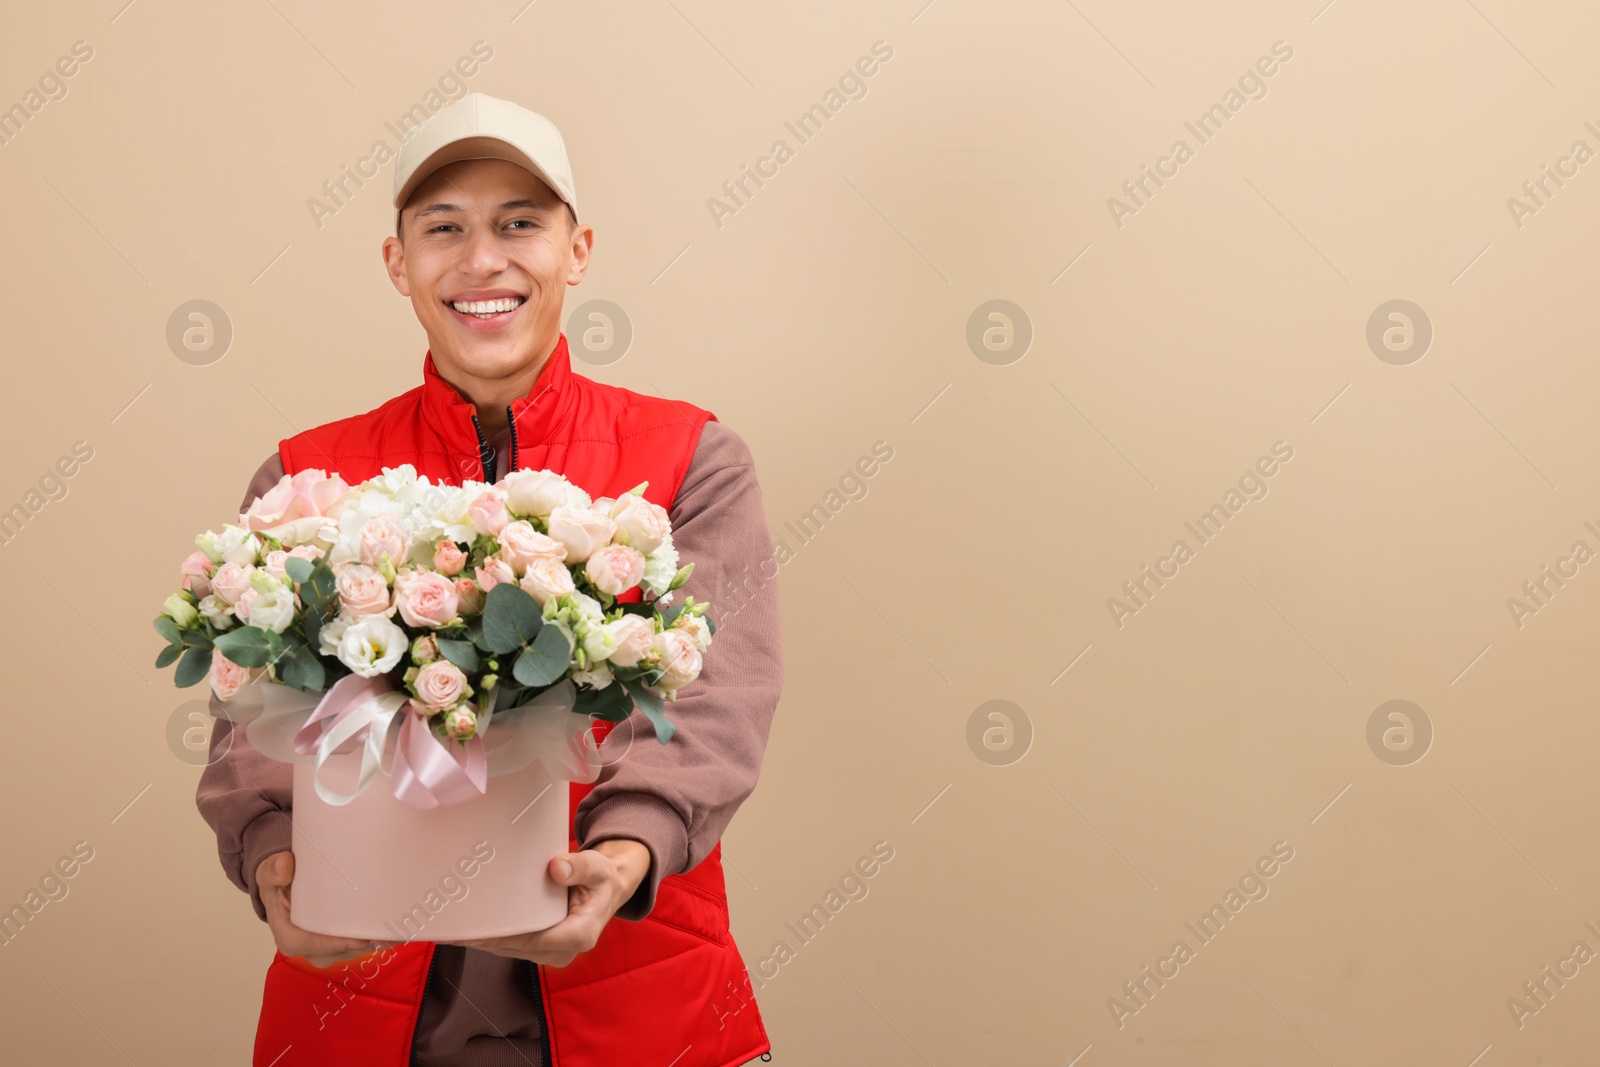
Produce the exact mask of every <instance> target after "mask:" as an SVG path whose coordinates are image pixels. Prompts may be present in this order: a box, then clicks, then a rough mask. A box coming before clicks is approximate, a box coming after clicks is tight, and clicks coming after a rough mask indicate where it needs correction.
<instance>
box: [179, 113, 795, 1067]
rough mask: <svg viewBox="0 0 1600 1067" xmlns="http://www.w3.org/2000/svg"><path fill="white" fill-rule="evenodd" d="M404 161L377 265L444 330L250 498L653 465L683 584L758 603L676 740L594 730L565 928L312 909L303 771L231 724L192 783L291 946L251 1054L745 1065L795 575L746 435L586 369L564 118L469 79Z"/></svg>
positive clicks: (582, 251)
mask: <svg viewBox="0 0 1600 1067" xmlns="http://www.w3.org/2000/svg"><path fill="white" fill-rule="evenodd" d="M395 170H396V173H395V197H394V203H395V207H396V209H397V214H396V233H395V236H394V237H390V238H387V239H386V240H385V241H384V243H383V258H384V264H385V266H386V268H387V270H388V274H389V277H390V279H391V281H393V283H394V286H395V288H396V289H397V290H398V291H399V292H400V293H401V294H402V295H403V296H406V297H408V298H410V301H411V306H412V308H413V310H414V311H415V313H416V316H417V319H418V321H419V322H420V323H421V324H422V328H423V330H424V332H425V333H426V334H427V338H428V352H427V354H426V355H425V356H424V358H423V365H422V376H423V380H422V384H421V385H419V386H417V387H415V388H413V389H411V390H409V391H408V392H405V393H402V394H401V395H399V396H395V397H393V398H392V399H390V400H388V401H386V402H384V403H383V404H381V405H380V406H378V407H376V408H373V409H372V410H370V411H368V412H366V413H365V414H361V415H355V416H352V417H350V418H346V419H341V420H339V421H336V422H331V423H327V424H324V425H322V426H318V427H315V428H313V429H311V430H307V431H305V432H304V433H300V434H296V435H295V436H293V437H290V438H285V439H284V440H282V441H280V442H279V446H278V449H277V451H276V452H274V453H273V454H272V455H271V456H269V457H268V458H267V459H266V461H265V462H263V463H262V464H261V467H260V468H259V469H258V470H257V471H256V474H255V477H254V478H253V479H252V480H251V482H250V485H249V487H248V489H247V490H246V492H245V495H244V498H243V501H242V502H241V510H243V509H244V508H247V507H248V506H249V504H250V502H251V501H253V500H254V499H255V498H256V497H258V496H260V495H261V494H263V493H265V492H266V490H267V489H269V488H271V487H272V486H273V485H275V484H276V483H277V482H278V480H279V479H280V478H281V477H283V476H284V475H285V474H293V473H295V472H296V471H298V470H302V469H307V468H321V469H324V470H329V471H338V472H339V473H340V474H341V475H342V476H343V477H344V478H345V480H346V481H347V482H349V483H351V484H355V483H356V482H358V481H361V480H364V479H366V478H369V477H372V476H374V475H376V474H378V473H380V472H381V469H382V468H383V467H386V466H398V465H400V464H402V463H410V464H412V465H413V466H415V467H416V469H417V471H418V473H419V474H423V475H427V476H429V477H430V478H433V479H435V480H444V481H448V482H451V483H455V484H459V483H460V482H461V481H463V480H465V479H468V478H475V479H480V480H483V481H495V480H498V479H499V478H501V477H504V475H505V474H506V473H508V472H509V471H512V470H519V469H523V468H531V469H550V470H554V471H557V472H559V473H562V474H564V475H565V476H566V477H567V478H569V479H570V480H572V481H573V482H574V483H576V484H578V485H579V486H581V487H583V488H584V489H586V490H587V491H588V492H589V493H590V494H591V495H593V496H596V497H599V496H604V495H610V496H615V495H618V494H620V493H622V492H625V491H627V490H628V489H629V488H631V487H633V486H635V485H637V484H638V483H639V482H641V481H646V480H648V482H649V488H648V489H647V491H646V494H645V495H646V497H647V499H650V500H653V501H655V502H656V503H658V504H660V505H662V506H663V507H667V508H668V510H669V513H670V517H671V521H672V527H673V537H674V541H675V543H676V545H677V547H678V550H679V553H680V556H681V558H682V559H683V560H684V561H685V562H691V561H692V562H693V563H694V564H695V571H694V576H693V577H692V578H691V580H690V581H689V583H688V584H687V585H686V586H684V587H683V589H682V590H681V591H680V593H679V595H680V596H690V595H692V596H695V597H696V599H702V600H710V601H711V602H712V604H713V610H714V611H715V610H717V607H716V605H717V603H718V598H719V597H723V598H724V599H726V598H727V597H735V598H737V599H738V601H739V602H740V604H741V608H740V611H739V613H738V619H737V621H736V622H734V621H732V620H730V622H729V625H727V626H726V627H721V628H719V629H718V632H717V640H716V645H715V647H714V650H713V651H712V652H710V653H709V654H708V655H707V656H706V661H705V667H704V669H703V671H702V673H701V675H700V677H699V679H698V680H697V681H695V682H694V683H691V684H690V685H689V686H687V687H685V688H684V689H683V690H682V691H681V692H680V694H679V697H678V700H677V701H676V702H675V703H674V704H672V705H670V707H671V711H672V718H673V719H675V720H676V721H677V722H678V723H679V724H680V725H681V726H682V727H683V729H682V730H681V731H680V732H679V733H678V734H677V735H676V736H675V737H674V738H673V739H672V740H671V741H670V742H669V743H668V744H665V745H662V744H660V743H659V742H658V741H657V740H656V738H655V733H654V730H653V728H652V727H651V725H650V723H649V721H648V720H647V719H645V718H644V717H643V716H642V715H639V714H637V713H636V714H634V715H633V716H631V717H630V718H629V719H627V720H625V721H624V722H622V723H620V724H618V725H617V726H616V727H615V729H610V730H608V729H607V724H604V723H597V724H596V726H595V733H596V736H597V738H600V739H602V740H601V746H600V751H601V755H602V757H603V759H604V763H605V766H604V768H603V769H602V771H601V772H600V777H599V779H598V781H597V782H595V783H594V784H593V785H577V784H574V785H572V786H570V790H571V798H572V803H573V810H572V815H573V818H572V826H571V830H570V835H571V841H570V845H571V847H572V851H571V852H569V853H567V854H565V855H563V856H559V857H557V858H556V859H554V860H552V862H551V864H550V870H549V874H550V877H551V878H552V879H554V880H555V881H556V883H557V884H560V885H565V886H567V887H568V900H569V914H568V916H567V918H566V919H564V920H563V921H562V922H560V923H558V924H557V925H556V926H554V927H551V928H550V929H548V930H543V931H537V932H531V933H527V934H521V935H514V936H510V937H502V938H496V939H493V940H489V941H481V942H470V943H465V944H434V943H432V942H422V941H412V942H402V943H385V944H378V943H374V942H368V941H359V940H350V939H346V938H337V937H329V936H326V935H322V934H317V933H312V932H310V931H306V930H302V929H300V928H298V927H296V926H294V925H293V924H292V923H291V922H290V921H289V901H290V892H291V888H292V884H293V878H294V855H293V853H292V852H291V851H290V841H291V836H290V829H291V818H292V797H293V789H292V772H291V768H290V766H289V765H288V764H283V763H277V762H275V761H273V760H270V759H267V758H266V757H264V756H262V755H261V754H260V753H259V752H257V751H256V750H255V749H254V748H252V747H251V745H250V743H249V741H248V739H247V738H246V737H245V735H244V733H243V732H242V731H241V732H239V733H237V734H235V733H234V732H233V727H232V724H231V723H230V722H229V721H228V720H226V719H225V718H220V717H219V718H218V720H217V723H216V727H215V729H214V731H213V734H212V741H211V752H212V761H211V762H210V763H209V764H208V766H207V767H206V769H205V771H204V772H203V773H202V776H201V780H200V785H199V789H198V791H197V795H196V800H197V803H198V805H199V808H200V812H201V814H202V816H203V817H204V818H205V820H206V822H207V823H208V824H209V825H210V826H211V827H212V828H213V829H214V830H215V831H216V834H217V845H218V852H219V855H220V856H221V859H222V864H223V868H224V870H225V871H226V872H227V874H228V877H229V879H230V880H231V881H233V883H234V884H235V885H237V886H238V887H239V888H240V889H243V890H244V891H245V892H247V893H249V894H250V898H251V902H252V904H253V905H254V908H255V911H256V914H257V916H258V917H259V918H261V919H263V920H264V921H266V922H267V924H268V926H269V928H270V929H271V931H272V935H273V938H274V940H275V942H276V944H277V950H278V951H277V953H276V954H275V957H274V959H273V961H272V964H271V966H270V967H269V968H268V971H267V979H266V987H265V990H264V994H263V1001H262V1007H261V1020H260V1024H259V1026H258V1029H257V1033H256V1043H255V1060H254V1062H255V1064H256V1065H257V1067H267V1065H269V1064H278V1067H294V1065H322V1064H328V1065H332V1064H344V1063H355V1062H358V1063H362V1064H376V1065H380V1067H404V1065H407V1064H417V1065H420V1067H442V1065H445V1064H468V1065H473V1064H476V1065H483V1067H499V1065H505V1064H514V1065H517V1067H524V1065H526V1064H536V1065H540V1067H544V1065H549V1067H602V1065H606V1067H610V1065H618V1064H659V1065H662V1067H665V1065H666V1064H669V1063H670V1064H673V1065H674V1067H733V1065H735V1064H742V1063H746V1062H748V1061H749V1060H750V1059H752V1058H754V1057H757V1056H760V1055H762V1054H764V1053H766V1052H767V1051H768V1050H769V1049H770V1047H771V1045H770V1042H769V1041H768V1040H767V1035H766V1031H765V1029H764V1027H763V1026H762V1022H761V1017H760V1013H759V1012H758V1010H757V1008H756V1005H755V1001H754V997H753V993H752V990H751V986H750V981H749V977H748V975H747V973H746V971H745V968H744V965H743V963H742V961H741V959H740V955H739V951H738V948H737V947H736V946H735V944H734V942H733V938H732V937H731V935H730V934H729V929H728V911H727V894H726V889H725V886H724V881H723V876H722V865H721V851H722V849H721V844H720V839H721V836H722V832H723V830H724V829H725V828H726V826H727V825H728V822H729V820H731V818H732V817H733V814H734V812H735V810H736V809H737V808H738V806H739V805H740V804H741V803H742V802H743V800H744V799H745V798H746V797H747V796H749V794H750V793H751V791H752V790H753V789H754V788H755V784H756V779H757V777H758V775H759V772H760V765H761V758H762V754H763V751H764V749H765V746H766V740H767V736H768V731H769V729H770V726H771V721H772V716H773V713H774V711H775V709H776V706H777V701H778V695H779V691H780V689H781V687H782V649H781V641H780V630H779V618H778V594H777V584H776V582H765V583H761V584H760V585H759V586H758V587H757V588H755V589H754V590H750V589H748V588H747V587H746V588H740V587H739V586H738V585H737V584H736V582H735V576H738V577H739V580H740V581H744V580H745V579H747V578H748V575H749V570H750V568H752V567H754V568H756V569H757V570H758V571H759V569H760V566H761V565H762V564H763V563H765V562H767V561H769V560H770V559H771V556H772V540H771V536H770V534H769V531H768V529H767V525H766V518H765V512H764V509H763V507H762V503H761V490H760V487H759V484H758V482H757V480H756V474H755V465H754V461H753V459H752V457H751V455H750V451H749V448H748V447H747V446H746V445H745V443H744V441H743V440H742V439H741V438H740V437H739V435H738V434H736V433H735V432H734V431H732V430H729V429H728V428H726V427H725V426H723V425H722V424H721V423H720V422H719V421H717V419H716V417H715V415H713V414H712V413H711V412H709V411H707V410H705V409H702V408H698V407H695V406H694V405H692V404H690V403H687V402H685V401H679V400H667V399H664V398H660V397H654V396H649V395H645V394H641V393H636V392H633V391H631V390H627V389H623V388H619V387H616V386H610V385H604V384H601V383H598V382H594V381H591V380H590V379H588V378H585V377H583V376H582V375H579V374H576V373H574V372H573V370H572V367H571V363H570V356H569V353H568V348H567V340H566V337H565V336H564V335H563V334H562V333H561V311H562V302H563V300H564V297H565V293H566V288H567V287H568V286H572V285H577V284H578V283H579V282H581V281H582V280H583V276H584V273H585V272H586V271H587V269H588V266H589V262H590V254H591V250H592V248H593V244H594V228H593V227H592V226H589V225H586V224H582V223H580V222H579V221H578V215H577V206H576V203H577V202H576V193H575V190H574V188H573V182H572V174H571V169H570V166H569V165H568V162H567V155H566V148H565V145H564V144H563V142H562V139H561V135H560V133H559V132H558V131H557V130H556V128H555V126H554V125H552V124H551V123H550V122H549V120H547V119H545V118H544V117H542V116H540V115H536V114H534V113H533V112H531V111H528V110H526V109H525V108H522V107H520V106H518V105H516V104H513V103H510V102H508V101H504V100H498V99H495V98H494V97H489V96H484V95H483V94H481V93H473V94H470V95H468V96H466V97H464V98H462V99H461V100H460V101H458V102H456V103H455V104H453V105H452V106H451V107H449V108H447V109H445V110H444V111H441V112H439V113H438V114H437V115H435V116H434V117H433V118H432V119H431V120H429V122H428V123H427V124H426V125H424V126H423V127H422V128H421V129H419V130H418V131H417V132H416V133H415V134H414V135H413V136H412V137H411V138H410V139H408V140H407V141H406V142H405V143H404V144H402V145H401V148H400V153H399V156H398V158H397V160H396V164H395ZM380 358H381V357H380ZM387 366H388V363H387V361H383V362H377V363H376V365H375V366H373V367H372V368H371V369H372V370H373V371H375V372H376V371H381V370H383V369H384V368H386V367H387ZM396 373H398V370H397V369H396ZM491 788H492V784H491ZM488 836H489V837H490V838H491V840H493V839H495V835H494V834H493V833H492V832H491V833H489V835H488ZM395 847H396V848H397V849H401V848H404V847H405V843H404V842H402V841H397V842H395ZM334 859H335V862H337V859H336V857H335V858H334ZM280 1057H281V1059H280Z"/></svg>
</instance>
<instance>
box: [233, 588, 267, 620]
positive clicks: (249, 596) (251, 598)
mask: <svg viewBox="0 0 1600 1067" xmlns="http://www.w3.org/2000/svg"><path fill="white" fill-rule="evenodd" d="M260 595H261V594H260V593H259V592H257V591H256V587H255V586H253V585H252V586H250V587H248V588H247V589H245V591H244V592H242V593H240V594H239V599H238V600H235V601H234V602H233V613H234V614H235V615H237V616H238V617H239V621H240V622H249V621H250V605H251V604H254V603H255V600H256V597H258V596H260Z"/></svg>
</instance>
